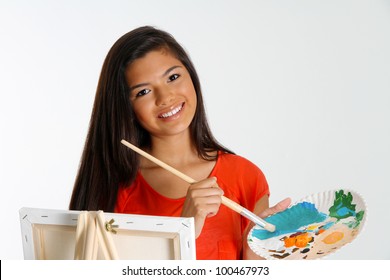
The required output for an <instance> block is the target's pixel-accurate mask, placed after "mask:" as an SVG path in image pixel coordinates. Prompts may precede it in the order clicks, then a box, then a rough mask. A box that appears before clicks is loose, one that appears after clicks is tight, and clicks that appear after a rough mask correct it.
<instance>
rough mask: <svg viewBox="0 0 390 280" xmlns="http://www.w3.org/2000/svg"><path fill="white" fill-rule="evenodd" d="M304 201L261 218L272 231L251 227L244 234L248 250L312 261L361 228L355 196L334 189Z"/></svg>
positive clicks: (359, 203)
mask: <svg viewBox="0 0 390 280" xmlns="http://www.w3.org/2000/svg"><path fill="white" fill-rule="evenodd" d="M332 192H333V196H332ZM306 200H309V201H310V202H309V201H305V200H303V201H301V202H298V203H297V204H295V205H293V206H291V207H290V208H288V209H286V210H285V211H283V212H280V213H277V214H275V215H273V216H270V217H268V218H266V219H265V220H266V221H267V222H269V223H271V224H274V225H275V226H276V231H275V232H272V233H271V232H268V231H267V230H264V229H263V228H260V227H258V226H255V227H253V228H252V230H251V232H250V234H249V235H248V244H249V246H250V247H251V248H252V250H254V251H255V252H256V253H257V254H259V255H260V256H263V257H266V258H273V259H315V258H318V257H322V256H325V255H327V254H330V253H332V252H334V251H336V250H337V249H338V248H340V247H342V246H344V245H345V244H347V243H349V242H351V241H352V240H354V238H355V237H356V236H357V234H358V233H359V232H360V230H361V228H362V227H363V224H364V221H365V216H366V207H365V203H364V201H363V199H362V198H361V197H360V196H359V195H358V194H356V193H353V192H350V191H348V192H344V190H336V191H330V192H324V193H318V194H315V195H311V196H310V197H308V198H307V199H306ZM318 209H328V211H327V213H323V212H321V211H319V210H318Z"/></svg>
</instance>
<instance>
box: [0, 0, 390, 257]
mask: <svg viewBox="0 0 390 280" xmlns="http://www.w3.org/2000/svg"><path fill="white" fill-rule="evenodd" d="M146 24H147V25H153V26H156V27H159V28H161V29H164V30H166V31H168V32H170V33H171V34H173V35H174V36H175V38H176V39H177V40H178V41H179V42H180V43H181V44H182V45H183V46H184V47H185V48H186V50H187V51H188V52H189V54H190V56H191V58H192V60H193V62H194V64H195V66H196V68H197V70H198V73H199V76H200V78H201V82H202V88H203V93H204V98H205V102H206V109H207V113H208V117H209V121H210V124H211V127H212V129H213V132H214V134H215V136H216V137H217V139H218V140H220V142H222V143H223V144H224V145H226V146H228V147H229V148H231V149H233V150H234V151H235V152H236V153H238V154H240V155H243V156H245V157H246V158H248V159H249V160H251V161H252V162H254V163H255V164H257V165H258V166H259V167H260V168H261V169H262V170H263V171H264V173H265V175H266V177H267V179H268V182H269V185H270V188H271V198H270V200H271V204H274V203H276V202H277V201H279V200H280V199H282V198H284V197H287V196H289V197H291V198H292V199H293V201H294V200H298V199H300V198H302V197H304V196H307V195H309V194H312V193H317V192H321V191H324V190H328V189H333V188H337V187H344V188H350V189H353V190H355V191H357V192H359V193H360V194H362V195H363V197H364V198H365V200H366V203H367V205H368V220H367V223H366V227H365V229H364V230H363V232H362V233H361V234H360V235H359V237H358V238H357V239H356V240H355V241H354V242H352V243H351V244H349V245H347V246H346V247H344V248H343V249H342V250H340V251H339V252H337V253H336V254H333V255H330V256H329V257H328V259H390V241H389V240H390V239H389V237H388V236H389V232H390V226H389V222H390V219H389V214H388V213H389V210H388V206H387V204H388V198H389V196H390V176H389V175H390V144H389V143H390V51H389V50H390V1H388V0H387V1H386V0H382V1H379V0H366V1H364V0H327V1H317V0H307V1H303V0H296V1H293V0H291V1H288V0H285V1H282V0H279V1H270V0H269V1H266V0H261V1H255V0H253V1H249V0H240V1H238V0H236V1H222V0H214V1H210V0H193V1H180V0H165V1H158V0H155V1H151V0H148V1H144V0H133V1H131V0H127V1H125V0H123V1H119V0H110V1H97V0H89V1H76V0H67V1H64V0H56V1H48V0H47V1H43V0H34V1H30V0H26V1H21V0H9V1H6V0H0V40H1V41H0V42H1V43H0V97H1V98H0V133H1V134H0V187H1V195H0V210H1V233H0V236H1V241H0V258H1V259H23V250H22V241H21V234H20V225H19V216H18V210H19V209H20V208H21V207H38V208H52V209H67V207H68V203H69V199H70V195H71V192H72V187H73V183H74V179H75V176H76V172H77V168H78V164H79V160H80V156H81V152H82V149H83V144H84V140H85V136H86V132H87V128H88V122H89V118H90V113H91V109H92V103H93V99H94V94H95V89H96V85H97V80H98V77H99V73H100V69H101V66H102V63H103V60H104V58H105V56H106V54H107V52H108V50H109V48H110V47H111V46H112V44H113V43H114V42H115V41H116V40H117V39H118V38H119V37H120V36H121V35H123V34H124V33H126V32H128V31H130V30H131V29H133V28H136V27H138V26H141V25H146Z"/></svg>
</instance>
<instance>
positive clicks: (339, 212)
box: [329, 190, 364, 228]
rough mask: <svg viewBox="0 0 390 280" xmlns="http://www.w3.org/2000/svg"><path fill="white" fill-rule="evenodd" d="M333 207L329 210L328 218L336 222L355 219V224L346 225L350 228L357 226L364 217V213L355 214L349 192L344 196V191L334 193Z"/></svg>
mask: <svg viewBox="0 0 390 280" xmlns="http://www.w3.org/2000/svg"><path fill="white" fill-rule="evenodd" d="M335 196H336V197H335V200H334V202H333V205H332V206H331V207H330V208H329V216H330V217H333V218H336V219H337V220H338V221H339V220H341V219H345V218H348V217H355V218H356V222H350V223H348V226H349V227H351V228H356V227H358V226H359V224H360V222H361V221H362V219H363V217H364V211H363V210H362V211H360V212H358V213H356V204H352V200H353V196H352V194H351V193H350V192H348V194H344V190H340V191H338V192H337V191H336V193H335Z"/></svg>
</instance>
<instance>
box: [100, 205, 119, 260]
mask: <svg viewBox="0 0 390 280" xmlns="http://www.w3.org/2000/svg"><path fill="white" fill-rule="evenodd" d="M96 223H97V226H98V231H97V233H98V238H99V244H100V245H102V246H101V248H102V251H103V254H104V257H105V259H106V260H119V255H118V252H117V250H116V247H115V244H114V240H113V239H112V236H111V234H112V233H111V232H107V230H106V227H105V222H104V214H103V211H98V212H97V213H96Z"/></svg>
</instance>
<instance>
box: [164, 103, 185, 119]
mask: <svg viewBox="0 0 390 280" xmlns="http://www.w3.org/2000/svg"><path fill="white" fill-rule="evenodd" d="M183 105H184V103H181V104H180V105H179V106H177V107H175V108H173V109H172V110H171V111H169V112H166V113H163V114H160V115H159V116H158V117H159V118H162V119H165V118H169V117H172V116H174V115H176V114H177V113H179V112H180V111H181V109H183Z"/></svg>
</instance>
